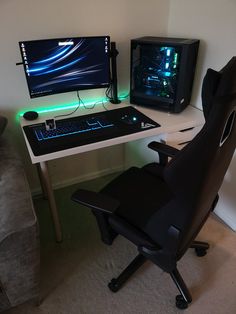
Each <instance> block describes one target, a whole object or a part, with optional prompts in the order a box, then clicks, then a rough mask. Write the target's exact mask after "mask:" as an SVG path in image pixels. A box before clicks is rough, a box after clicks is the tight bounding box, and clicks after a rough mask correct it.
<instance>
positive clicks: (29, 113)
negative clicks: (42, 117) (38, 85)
mask: <svg viewBox="0 0 236 314" xmlns="http://www.w3.org/2000/svg"><path fill="white" fill-rule="evenodd" d="M38 116H39V114H38V112H36V111H26V112H25V113H24V114H23V117H24V118H25V119H26V120H35V119H37V118H38Z"/></svg>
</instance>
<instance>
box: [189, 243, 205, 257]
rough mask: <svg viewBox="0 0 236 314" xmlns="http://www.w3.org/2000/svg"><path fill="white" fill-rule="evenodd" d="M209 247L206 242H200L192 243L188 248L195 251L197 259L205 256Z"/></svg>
mask: <svg viewBox="0 0 236 314" xmlns="http://www.w3.org/2000/svg"><path fill="white" fill-rule="evenodd" d="M209 247H210V245H209V244H208V243H207V242H201V241H193V243H192V245H191V246H190V248H192V249H195V253H196V255H197V256H199V257H201V256H204V255H206V253H207V250H208V249H209Z"/></svg>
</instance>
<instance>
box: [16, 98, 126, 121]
mask: <svg viewBox="0 0 236 314" xmlns="http://www.w3.org/2000/svg"><path fill="white" fill-rule="evenodd" d="M127 97H128V95H127V93H126V94H123V95H121V96H119V99H120V100H124V99H126V98H127ZM108 102H109V100H108V99H107V98H100V99H93V100H85V101H83V102H80V107H81V108H84V107H83V105H84V106H85V107H86V106H88V108H89V106H91V107H92V106H94V105H96V106H97V105H102V104H106V103H108ZM78 105H79V102H78V101H77V102H73V103H68V104H60V105H47V107H39V108H35V107H33V108H30V109H23V110H21V111H19V112H17V114H16V120H19V118H20V117H22V116H23V114H24V113H25V112H26V111H32V110H33V111H37V112H38V113H39V114H40V113H45V112H54V111H60V110H66V109H75V108H76V107H77V106H78Z"/></svg>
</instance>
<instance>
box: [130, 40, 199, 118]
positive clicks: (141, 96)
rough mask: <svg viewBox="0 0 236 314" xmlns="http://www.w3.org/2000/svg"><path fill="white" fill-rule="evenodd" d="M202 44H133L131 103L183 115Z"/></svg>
mask: <svg viewBox="0 0 236 314" xmlns="http://www.w3.org/2000/svg"><path fill="white" fill-rule="evenodd" d="M198 46H199V40H195V39H183V38H167V37H150V36H146V37H141V38H136V39H133V40H131V73H130V78H131V80H130V102H131V103H132V104H137V105H143V106H150V107H152V108H153V109H163V110H167V111H170V112H181V111H182V110H183V109H184V108H185V107H186V106H187V105H188V104H189V102H190V98H191V91H192V85H193V79H194V72H195V67H196V61H197V53H198Z"/></svg>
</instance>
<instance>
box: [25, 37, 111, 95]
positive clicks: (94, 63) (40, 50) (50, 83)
mask: <svg viewBox="0 0 236 314" xmlns="http://www.w3.org/2000/svg"><path fill="white" fill-rule="evenodd" d="M19 45H20V51H21V55H22V59H23V64H24V70H25V75H26V79H27V83H28V88H29V94H30V97H31V98H34V97H39V96H46V95H52V94H57V93H63V92H69V91H75V90H82V89H93V88H103V87H108V86H109V84H110V38H109V36H96V37H79V38H60V39H45V40H34V41H22V42H19Z"/></svg>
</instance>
